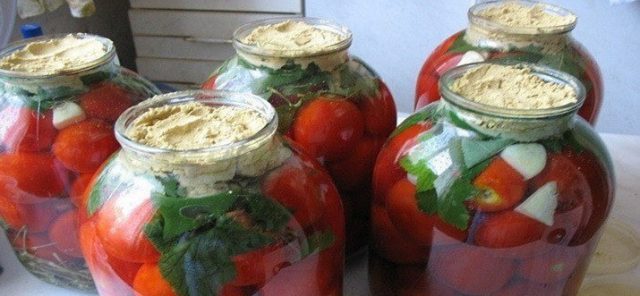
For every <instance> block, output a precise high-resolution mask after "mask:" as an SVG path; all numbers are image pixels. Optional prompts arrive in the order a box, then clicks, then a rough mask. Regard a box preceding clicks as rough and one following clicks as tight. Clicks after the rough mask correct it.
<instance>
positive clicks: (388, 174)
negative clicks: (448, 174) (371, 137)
mask: <svg viewBox="0 0 640 296" xmlns="http://www.w3.org/2000/svg"><path fill="white" fill-rule="evenodd" d="M430 127H431V125H429V124H427V125H423V124H414V125H412V126H410V127H408V128H406V129H405V130H403V131H402V132H400V133H399V134H397V135H395V136H394V137H392V138H390V139H389V140H387V143H385V144H384V146H383V147H382V149H381V150H380V153H378V158H377V160H376V163H375V166H374V168H373V184H372V185H373V193H374V201H375V202H376V203H377V204H379V205H384V199H385V197H386V196H387V192H388V191H389V189H391V186H393V185H394V184H396V182H398V181H400V179H402V178H404V177H406V176H407V172H406V171H405V170H404V169H403V168H401V167H400V166H399V165H398V161H399V160H400V158H401V157H402V156H404V155H405V153H406V152H407V151H408V150H409V149H410V148H411V147H413V146H414V145H415V144H416V138H417V137H418V135H419V134H421V133H423V132H425V131H427V130H428V129H429V128H430Z"/></svg>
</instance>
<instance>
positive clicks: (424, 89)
mask: <svg viewBox="0 0 640 296" xmlns="http://www.w3.org/2000/svg"><path fill="white" fill-rule="evenodd" d="M461 34H463V32H458V33H456V34H453V35H452V36H451V37H449V38H448V39H447V40H445V41H444V42H442V44H440V45H439V46H438V47H437V48H436V49H434V50H433V52H432V53H431V54H430V55H429V58H428V59H427V60H426V61H425V63H424V64H423V66H422V69H420V74H419V75H418V82H417V84H416V107H415V109H416V110H417V109H419V108H421V107H423V106H426V105H427V104H429V103H431V102H433V101H437V100H439V99H440V92H439V91H438V80H439V79H440V75H439V74H438V72H437V71H436V69H438V68H439V67H440V66H441V65H442V64H444V63H445V61H447V60H450V59H451V56H452V55H453V56H455V55H462V54H461V53H457V54H456V53H447V51H448V50H449V48H450V47H451V45H452V44H453V43H454V42H455V41H456V40H457V39H458V37H459V36H460V35H461ZM459 61H460V59H458V60H457V61H455V64H453V65H450V66H449V67H454V66H455V65H457V64H458V62H459ZM421 97H422V98H421Z"/></svg>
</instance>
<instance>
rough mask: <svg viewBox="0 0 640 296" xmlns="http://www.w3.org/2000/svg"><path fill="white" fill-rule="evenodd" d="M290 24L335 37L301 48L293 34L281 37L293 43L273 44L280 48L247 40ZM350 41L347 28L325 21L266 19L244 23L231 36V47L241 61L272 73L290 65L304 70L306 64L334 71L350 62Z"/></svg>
mask: <svg viewBox="0 0 640 296" xmlns="http://www.w3.org/2000/svg"><path fill="white" fill-rule="evenodd" d="M290 22H298V23H304V24H306V25H307V26H309V27H313V28H315V29H319V30H321V31H326V32H331V33H332V34H334V35H335V36H338V37H337V38H336V39H335V40H330V41H328V42H326V43H323V44H316V45H315V46H302V47H296V46H295V45H298V42H297V40H296V39H295V38H296V35H295V34H294V35H290V36H286V37H280V38H285V39H284V40H288V41H292V42H283V43H281V44H280V42H276V43H278V44H280V45H279V46H267V45H266V44H262V45H261V43H270V42H257V41H255V40H254V41H250V40H248V39H251V38H250V36H251V34H252V33H254V32H255V31H260V30H261V29H264V28H268V27H270V26H278V25H280V24H283V23H290ZM272 38H273V37H272ZM276 39H277V38H276ZM293 41H296V42H293ZM351 42H352V34H351V31H350V30H349V28H347V27H345V26H342V25H340V24H337V23H334V22H331V21H328V20H324V19H319V18H309V17H285V18H272V19H266V20H263V21H257V22H253V23H248V24H245V25H243V26H241V27H239V28H238V29H237V30H236V31H235V32H234V33H233V46H234V48H235V49H236V52H237V54H238V56H239V57H240V58H241V59H243V60H245V61H246V62H247V63H249V64H250V65H252V66H255V67H267V68H270V69H274V70H278V69H281V68H282V67H283V66H285V65H290V64H294V65H299V66H300V67H302V69H307V68H308V67H309V65H311V64H315V65H316V66H318V68H320V69H321V70H323V71H331V70H334V69H336V68H337V67H338V66H340V65H342V64H345V63H346V62H347V61H348V60H349V53H348V49H349V47H350V46H351Z"/></svg>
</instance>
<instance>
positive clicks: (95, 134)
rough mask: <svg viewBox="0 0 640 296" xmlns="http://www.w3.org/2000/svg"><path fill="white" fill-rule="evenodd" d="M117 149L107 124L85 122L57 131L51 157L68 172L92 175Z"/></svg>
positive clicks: (96, 121) (92, 120) (95, 120)
mask: <svg viewBox="0 0 640 296" xmlns="http://www.w3.org/2000/svg"><path fill="white" fill-rule="evenodd" d="M119 147H120V145H119V144H118V141H116V139H115V136H114V134H113V128H112V126H111V125H110V124H108V123H107V122H105V121H102V120H99V119H87V120H84V121H82V122H79V123H76V124H74V125H71V126H68V127H66V128H65V129H63V130H61V131H60V133H59V134H58V136H57V137H56V140H55V142H54V143H53V154H54V155H55V156H56V158H57V159H58V160H60V162H62V163H63V164H64V166H65V167H66V168H68V169H69V170H72V171H74V172H77V173H91V172H94V171H95V170H96V169H97V168H98V167H99V166H100V165H101V164H102V163H103V162H104V161H105V160H106V159H107V158H108V157H109V156H110V155H111V154H112V153H113V152H115V151H116V150H118V148H119Z"/></svg>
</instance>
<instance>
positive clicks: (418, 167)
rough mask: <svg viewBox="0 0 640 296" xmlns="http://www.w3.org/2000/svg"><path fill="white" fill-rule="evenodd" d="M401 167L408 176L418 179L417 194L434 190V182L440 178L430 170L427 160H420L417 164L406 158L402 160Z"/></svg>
mask: <svg viewBox="0 0 640 296" xmlns="http://www.w3.org/2000/svg"><path fill="white" fill-rule="evenodd" d="M400 166H401V167H402V168H404V169H405V171H407V173H408V174H410V175H413V176H415V177H416V178H418V181H417V182H416V191H417V192H422V191H429V190H431V189H433V188H434V186H433V182H434V181H435V180H436V178H437V177H438V176H437V175H436V174H435V173H433V171H431V169H430V168H429V166H428V161H427V159H420V160H418V162H417V163H413V162H411V159H410V157H409V156H405V157H403V158H402V159H400Z"/></svg>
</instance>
